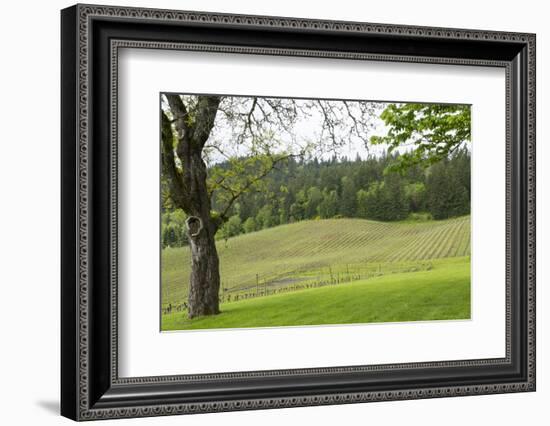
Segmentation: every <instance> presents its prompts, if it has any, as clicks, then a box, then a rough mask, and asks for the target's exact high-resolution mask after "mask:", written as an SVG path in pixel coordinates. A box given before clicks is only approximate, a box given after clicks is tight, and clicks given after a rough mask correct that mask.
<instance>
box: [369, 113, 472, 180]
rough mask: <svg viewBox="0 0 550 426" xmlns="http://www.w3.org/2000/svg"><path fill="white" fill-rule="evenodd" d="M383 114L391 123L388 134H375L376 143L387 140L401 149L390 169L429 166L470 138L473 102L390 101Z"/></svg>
mask: <svg viewBox="0 0 550 426" xmlns="http://www.w3.org/2000/svg"><path fill="white" fill-rule="evenodd" d="M380 118H381V119H382V120H383V122H384V123H385V124H386V126H387V127H388V131H387V134H386V135H385V136H372V137H371V139H370V141H371V143H373V144H387V145H388V150H389V152H392V151H394V150H396V149H397V148H401V147H410V148H412V149H410V150H408V151H406V152H401V155H400V156H398V157H397V158H396V161H395V162H393V163H392V164H390V165H389V166H388V168H387V171H396V172H404V171H405V170H407V169H409V168H411V167H412V166H415V165H420V166H421V167H424V168H426V167H428V166H430V165H432V164H435V163H437V162H438V161H440V160H443V159H444V158H448V157H449V156H450V155H451V154H452V153H454V152H455V151H456V150H457V149H458V148H459V147H460V146H461V145H462V144H463V143H465V142H468V141H470V121H471V113H470V105H445V104H417V103H411V104H390V105H388V106H387V107H386V108H385V109H384V111H383V112H382V114H381V115H380Z"/></svg>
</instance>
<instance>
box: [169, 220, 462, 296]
mask: <svg viewBox="0 0 550 426" xmlns="http://www.w3.org/2000/svg"><path fill="white" fill-rule="evenodd" d="M217 246H218V251H219V256H220V264H221V280H222V287H223V288H224V289H225V290H224V291H223V294H222V296H223V297H222V299H223V300H224V301H227V300H229V301H235V300H237V299H235V295H239V296H240V297H241V298H242V297H256V296H262V295H270V294H274V293H277V292H282V291H285V290H286V289H293V290H299V289H302V288H310V286H311V287H315V286H321V285H324V284H326V283H328V284H331V283H337V282H338V283H339V282H348V281H349V282H354V281H360V280H364V279H367V278H371V277H374V276H380V275H385V274H388V273H392V274H393V273H400V272H414V271H423V270H430V269H432V267H433V262H434V260H435V259H442V258H451V257H463V256H469V254H470V217H469V216H464V217H460V218H455V219H449V220H444V221H428V222H394V223H388V222H376V221H370V220H363V219H325V220H312V221H302V222H297V223H293V224H289V225H282V226H278V227H274V228H270V229H266V230H262V231H258V232H253V233H249V234H244V235H239V236H237V237H234V238H230V239H229V240H227V241H223V240H220V241H218V242H217ZM189 267H190V260H189V249H188V248H187V247H181V248H167V249H165V250H163V251H162V305H163V307H164V306H167V305H168V304H172V305H174V306H175V305H178V304H181V303H182V302H183V301H185V298H186V294H187V279H188V276H189ZM231 295H232V296H233V298H232V299H231Z"/></svg>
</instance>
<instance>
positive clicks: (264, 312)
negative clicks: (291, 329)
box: [163, 257, 470, 330]
mask: <svg viewBox="0 0 550 426" xmlns="http://www.w3.org/2000/svg"><path fill="white" fill-rule="evenodd" d="M467 318H470V262H469V259H468V258H465V257H461V258H455V259H449V260H438V261H435V262H434V268H433V269H432V270H430V271H420V272H415V273H397V274H390V275H383V276H379V277H375V278H372V279H368V280H363V281H357V282H351V283H345V284H341V285H338V286H330V287H322V288H313V289H306V290H300V291H296V292H292V293H286V294H277V295H273V296H269V297H259V298H256V299H251V300H243V301H238V302H230V303H226V304H224V305H222V313H221V314H220V315H216V316H214V317H202V318H197V319H193V320H188V319H187V318H186V316H185V313H182V312H176V313H172V314H168V315H165V316H164V317H163V329H164V330H182V329H187V330H189V329H204V328H240V327H266V326H269V327H276V326H285V325H320V324H352V323H369V322H395V321H416V320H445V319H467Z"/></svg>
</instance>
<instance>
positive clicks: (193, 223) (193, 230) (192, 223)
mask: <svg viewBox="0 0 550 426" xmlns="http://www.w3.org/2000/svg"><path fill="white" fill-rule="evenodd" d="M185 225H186V226H187V232H188V233H189V236H190V237H191V238H194V237H196V236H198V235H199V234H200V232H201V231H202V219H201V218H200V217H197V216H189V217H188V218H187V220H186V221H185Z"/></svg>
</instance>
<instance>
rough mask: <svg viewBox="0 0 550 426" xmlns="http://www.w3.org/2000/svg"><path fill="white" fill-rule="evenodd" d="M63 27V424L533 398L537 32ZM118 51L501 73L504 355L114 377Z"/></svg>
mask: <svg viewBox="0 0 550 426" xmlns="http://www.w3.org/2000/svg"><path fill="white" fill-rule="evenodd" d="M61 28H62V32H61V37H62V40H61V49H62V76H61V81H62V93H61V98H62V120H61V127H62V143H61V161H62V184H61V190H62V218H61V220H62V235H61V237H62V283H61V307H62V312H61V320H62V329H61V334H62V342H61V345H62V347H61V354H62V359H61V366H62V374H61V385H62V389H61V413H62V415H64V416H66V417H69V418H71V419H74V420H92V419H105V418H121V417H141V416H159V415H170V414H187V413H205V412H215V411H230V410H248V409H265V408H280V407H293V406H308V405H322V404H344V403H355V402H368V401H381V400H400V399H416V398H435V397H444V396H465V395H478V394H490V393H504V392H521V391H534V390H535V35H533V34H520V33H509V32H491V31H478V30H463V29H448V28H427V27H412V26H401V25H382V24H368V23H358V22H334V21H320V20H306V19H292V18H279V17H263V16H242V15H227V14H213V13H202V12H183V11H169V10H154V9H137V8H126V7H104V6H95V5H76V6H73V7H70V8H67V9H64V10H63V11H62V13H61ZM121 47H134V48H148V49H188V50H199V51H218V52H231V53H242V54H246V53H255V54H264V55H297V56H310V57H320V58H347V59H357V60H361V59H367V60H384V61H397V62H422V63H430V64H432V63H433V64H454V65H485V66H494V67H501V68H504V69H505V70H506V109H507V117H506V124H507V130H506V134H507V136H506V139H507V154H506V157H507V159H506V161H507V164H506V182H507V183H506V193H507V194H506V198H507V212H506V229H505V230H504V229H503V232H505V233H506V245H507V247H506V338H507V341H506V356H505V357H504V358H497V359H479V360H460V361H445V362H430V363H409V364H385V365H372V366H369V365H365V366H326V368H315V369H301V370H271V371H254V372H243V373H219V374H205V375H192V376H189V375H186V376H183V375H182V376H160V377H135V378H120V377H119V376H118V366H117V363H118V357H117V341H118V340H117V336H118V327H117V263H116V262H117V216H116V203H117V144H116V141H117V128H116V123H117V121H116V120H117V109H116V107H117V102H116V101H117V85H118V80H117V52H118V49H119V48H121ZM215 370H216V369H215V366H213V371H215Z"/></svg>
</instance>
